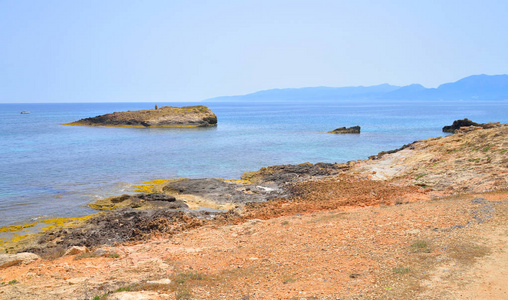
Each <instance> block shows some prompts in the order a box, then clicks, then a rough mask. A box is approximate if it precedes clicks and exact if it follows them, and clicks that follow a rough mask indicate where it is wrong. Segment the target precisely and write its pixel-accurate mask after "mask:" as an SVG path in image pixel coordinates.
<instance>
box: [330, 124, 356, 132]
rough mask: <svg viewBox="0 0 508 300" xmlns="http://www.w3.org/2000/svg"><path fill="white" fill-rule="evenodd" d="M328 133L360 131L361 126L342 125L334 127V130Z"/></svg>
mask: <svg viewBox="0 0 508 300" xmlns="http://www.w3.org/2000/svg"><path fill="white" fill-rule="evenodd" d="M328 133H341V134H342V133H360V126H353V127H349V128H346V127H340V128H337V129H334V130H332V131H328Z"/></svg>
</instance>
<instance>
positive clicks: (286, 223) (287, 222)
mask: <svg viewBox="0 0 508 300" xmlns="http://www.w3.org/2000/svg"><path fill="white" fill-rule="evenodd" d="M280 224H281V225H289V221H284V222H282V223H280Z"/></svg>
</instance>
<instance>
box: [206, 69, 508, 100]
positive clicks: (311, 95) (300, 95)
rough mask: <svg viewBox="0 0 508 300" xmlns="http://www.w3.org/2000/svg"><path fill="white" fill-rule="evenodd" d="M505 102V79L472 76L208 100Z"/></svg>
mask: <svg viewBox="0 0 508 300" xmlns="http://www.w3.org/2000/svg"><path fill="white" fill-rule="evenodd" d="M374 99H384V100H475V99H479V100H508V75H473V76H469V77H466V78H463V79H460V80H459V81H456V82H452V83H445V84H442V85H440V86H439V87H437V88H426V87H424V86H422V85H421V84H411V85H407V86H402V87H400V86H394V85H390V84H386V83H385V84H380V85H374V86H356V87H305V88H288V89H272V90H265V91H259V92H255V93H252V94H247V95H239V96H223V97H216V98H211V99H207V100H204V101H213V102H236V101H249V102H263V101H330V100H374Z"/></svg>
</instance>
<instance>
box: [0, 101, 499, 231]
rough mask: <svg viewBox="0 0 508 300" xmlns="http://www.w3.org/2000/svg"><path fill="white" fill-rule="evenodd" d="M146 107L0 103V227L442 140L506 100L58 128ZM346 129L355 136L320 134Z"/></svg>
mask: <svg viewBox="0 0 508 300" xmlns="http://www.w3.org/2000/svg"><path fill="white" fill-rule="evenodd" d="M154 104H155V103H90V104H83V103H75V104H0V129H1V131H0V156H1V158H2V159H1V160H0V170H1V173H0V174H1V175H0V178H1V180H0V226H3V225H7V224H13V223H20V222H26V221H29V220H32V219H34V218H37V217H50V216H80V215H84V214H88V213H91V212H93V211H92V210H91V209H89V208H88V207H87V206H86V204H87V203H88V202H90V201H92V200H94V199H95V198H100V197H106V196H110V195H114V194H120V193H122V192H129V191H132V184H133V183H139V182H142V181H146V180H151V179H156V178H174V177H190V178H200V177H223V178H239V177H240V175H241V173H242V172H246V171H253V170H257V169H259V168H261V167H263V166H268V165H275V164H294V163H302V162H312V163H315V162H345V161H349V160H356V159H364V158H367V157H368V156H370V155H373V154H376V153H378V152H380V151H383V150H391V149H395V148H398V147H400V146H402V145H404V144H407V143H410V142H413V141H415V140H420V139H425V138H429V137H436V136H441V135H443V133H442V132H441V128H442V127H443V126H444V125H449V124H451V123H452V122H453V120H456V119H462V118H465V117H467V118H470V119H472V120H473V121H476V122H490V121H501V122H503V123H506V122H508V101H495V102H494V101H474V102H473V101H456V102H415V101H412V102H403V101H383V102H376V101H369V102H366V101H355V102H350V101H341V102H335V103H330V102H328V103H311V104H305V103H271V104H270V103H261V104H242V103H206V105H207V106H209V107H210V108H211V109H212V110H213V111H214V112H215V113H216V114H217V116H218V120H219V125H218V126H217V127H216V128H175V129H171V128H170V129H134V128H132V129H131V128H111V127H76V126H63V125H60V124H62V123H66V122H72V121H75V120H78V119H81V118H85V117H92V116H96V115H100V114H105V113H110V112H113V111H126V110H138V109H147V108H152V107H153V106H154ZM157 104H158V105H159V107H160V106H163V105H173V106H179V105H193V104H195V103H157ZM200 104H203V103H200ZM21 111H30V112H31V113H30V114H20V112H21ZM354 125H360V126H361V127H362V133H361V134H360V135H333V134H327V133H326V131H328V130H332V129H335V128H337V127H342V126H348V127H349V126H354Z"/></svg>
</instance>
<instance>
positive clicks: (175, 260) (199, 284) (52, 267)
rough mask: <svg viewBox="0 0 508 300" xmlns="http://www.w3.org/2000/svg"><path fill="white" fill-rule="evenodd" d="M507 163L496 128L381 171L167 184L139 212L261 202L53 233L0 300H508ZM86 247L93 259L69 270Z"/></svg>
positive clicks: (134, 214)
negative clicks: (183, 202)
mask: <svg viewBox="0 0 508 300" xmlns="http://www.w3.org/2000/svg"><path fill="white" fill-rule="evenodd" d="M483 126H492V127H490V128H484V127H483ZM507 152H508V124H502V125H496V124H490V125H489V124H483V125H482V126H477V127H475V129H474V130H464V131H463V130H461V131H459V132H458V133H457V134H453V135H448V136H445V137H437V138H431V139H426V140H422V141H416V142H414V143H411V144H408V145H406V146H403V147H402V148H400V149H398V150H394V151H386V152H383V153H380V154H379V155H377V156H375V157H374V158H373V159H369V160H363V161H352V162H349V163H345V164H323V163H321V164H319V163H318V164H310V163H305V164H301V165H281V166H272V167H266V168H263V169H261V170H259V171H256V172H251V173H246V174H244V176H243V177H242V179H241V180H223V179H179V180H168V181H166V182H163V183H157V185H152V187H153V188H154V189H157V190H158V191H159V189H160V191H159V192H158V193H154V192H152V193H150V192H149V193H148V194H141V195H137V196H136V198H137V199H139V201H141V200H143V201H141V202H151V201H150V200H154V201H153V202H167V203H174V202H176V201H178V200H179V199H180V197H183V196H186V197H189V198H186V199H192V197H196V198H200V199H205V198H206V199H209V200H213V201H216V202H221V203H222V202H233V203H234V204H238V205H240V204H241V202H242V201H253V202H251V203H246V204H245V206H244V208H243V210H230V211H227V212H220V211H211V210H208V211H205V210H192V209H182V210H171V209H148V210H141V209H132V208H122V209H113V210H109V211H107V212H104V213H100V214H96V215H95V216H94V217H93V218H89V219H87V220H86V222H85V223H82V224H81V225H80V226H79V227H60V226H59V227H56V228H53V229H51V230H48V231H45V232H44V233H41V234H40V235H39V236H38V240H37V242H36V243H35V244H33V245H32V246H31V247H32V248H24V250H23V251H28V252H32V253H37V254H39V255H41V257H43V260H40V261H34V262H32V263H31V265H29V266H24V265H23V264H21V263H19V265H14V266H12V265H11V266H7V267H4V268H3V269H2V268H1V267H0V281H1V282H2V283H1V284H0V298H2V299H3V298H5V299H46V298H48V296H47V295H50V296H53V295H55V297H54V299H81V298H86V299H90V298H91V297H93V296H94V295H106V296H107V297H108V298H121V299H124V297H125V299H127V298H128V297H131V298H135V299H139V298H142V297H145V296H146V297H148V298H161V299H167V298H173V295H189V297H187V298H190V297H191V296H192V298H193V299H209V298H210V295H214V296H216V295H218V296H217V297H215V298H224V299H247V298H248V297H249V295H253V294H254V293H255V294H256V296H258V295H259V298H262V299H285V298H295V299H296V298H298V297H300V298H301V297H302V295H305V296H309V295H310V296H311V297H312V298H317V296H316V297H314V295H318V296H319V297H323V298H336V296H337V295H341V296H344V297H346V298H347V299H350V298H351V299H356V298H362V297H365V296H367V297H371V298H376V299H378V298H396V299H442V298H450V299H463V298H464V299H505V298H506V295H507V294H508V288H507V286H506V281H507V274H506V272H504V271H505V270H506V269H507V266H508V264H507V263H508V256H507V253H506V251H499V249H506V245H507V240H506V231H507V224H506V215H507V214H508V201H507V199H508V180H507V178H508V177H507V174H508V156H507ZM157 182H158V181H157ZM271 186H279V190H278V191H269V190H268V189H267V188H269V187H271ZM161 192H163V193H161ZM277 194H279V195H284V196H283V197H279V196H277ZM172 196H173V197H174V198H173V197H172ZM273 196H276V198H270V199H267V198H269V197H273ZM130 197H131V196H129V195H127V196H119V197H113V198H112V200H114V201H117V202H118V203H121V202H125V201H129V199H130ZM122 199H124V200H122ZM173 199H175V200H173ZM263 199H267V200H268V201H263ZM257 200H261V201H259V202H257ZM138 241H143V242H142V243H138ZM124 242H129V243H124ZM118 243H124V244H122V245H118ZM73 246H85V247H88V248H89V249H90V250H91V252H90V254H87V255H79V254H77V253H76V254H74V255H78V256H76V257H74V259H73V258H70V257H60V256H62V254H64V253H65V249H69V248H72V247H73ZM96 247H100V248H98V249H97V248H96ZM394 253H396V254H397V257H396V258H397V259H394ZM1 258H2V255H0V266H2V264H1ZM46 258H52V259H51V260H49V259H46ZM309 265H311V267H310V268H309ZM267 274H269V275H270V276H267ZM316 274H318V275H319V276H316ZM408 278H411V280H406V279H408ZM337 282H339V283H344V284H337ZM373 283H374V284H373ZM464 283H467V284H464ZM423 286H425V287H427V288H425V289H422V287H423ZM351 287H353V288H351ZM387 287H390V288H387ZM391 287H396V288H391ZM183 288H185V290H183ZM147 290H148V291H147ZM187 291H188V292H187ZM184 292H185V293H186V294H184ZM190 293H192V294H190ZM50 298H51V297H50ZM95 298H97V297H95ZM179 298H183V297H179Z"/></svg>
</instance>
